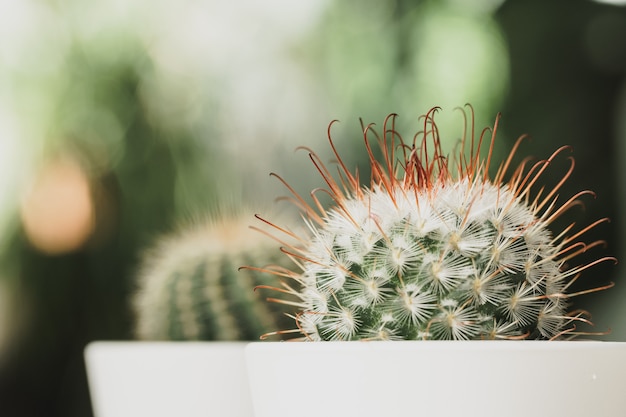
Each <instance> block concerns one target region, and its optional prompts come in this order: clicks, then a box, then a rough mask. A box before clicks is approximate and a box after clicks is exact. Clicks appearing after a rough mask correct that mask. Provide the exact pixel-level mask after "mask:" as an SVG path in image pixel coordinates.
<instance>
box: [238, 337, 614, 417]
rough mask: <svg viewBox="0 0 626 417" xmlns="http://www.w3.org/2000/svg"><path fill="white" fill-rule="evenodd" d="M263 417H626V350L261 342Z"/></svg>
mask: <svg viewBox="0 0 626 417" xmlns="http://www.w3.org/2000/svg"><path fill="white" fill-rule="evenodd" d="M246 358H247V364H248V375H249V378H250V387H251V393H252V400H253V405H254V410H255V416H256V417H288V416H289V417H313V416H316V417H320V416H321V417H338V416H342V417H349V416H350V417H351V416H358V417H400V416H403V417H404V416H428V417H435V416H436V417H452V416H454V417H459V416H477V417H505V416H506V417H516V416H520V417H521V416H524V417H528V416H533V417H539V416H546V417H547V416H550V417H563V416H565V417H576V416H580V417H591V416H602V417H612V416H616V417H618V416H621V417H623V416H626V343H617V342H589V341H576V342H573V341H570V342H556V341H554V342H547V341H545V342H544V341H501V342H498V341H473V342H461V341H453V342H439V341H432V342H431V341H427V342H426V341H415V342H312V343H298V342H295V343H290V342H255V343H251V344H249V345H248V346H247V347H246Z"/></svg>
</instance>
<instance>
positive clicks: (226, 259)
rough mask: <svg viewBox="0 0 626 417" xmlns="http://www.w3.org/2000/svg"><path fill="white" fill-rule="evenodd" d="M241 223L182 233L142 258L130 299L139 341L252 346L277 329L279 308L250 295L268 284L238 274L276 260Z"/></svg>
mask: <svg viewBox="0 0 626 417" xmlns="http://www.w3.org/2000/svg"><path fill="white" fill-rule="evenodd" d="M240 217H241V216H236V218H234V219H233V220H224V221H209V222H206V223H203V224H201V225H198V226H196V227H188V228H186V229H184V230H183V231H181V232H179V233H177V234H175V235H171V236H169V237H166V238H165V239H162V240H160V241H159V242H157V244H156V245H155V246H154V247H153V248H151V249H150V250H148V251H147V252H146V253H145V255H144V258H143V263H142V267H141V269H140V272H139V275H138V289H137V293H136V294H135V296H134V299H133V304H134V310H135V314H136V316H135V318H136V326H135V334H136V337H137V338H138V339H141V340H257V339H258V338H259V336H260V335H262V334H263V333H265V332H267V331H269V330H271V329H274V328H276V326H281V325H284V320H285V319H286V318H285V317H284V315H283V313H282V311H281V308H280V307H279V308H277V307H278V306H276V305H272V304H268V303H266V302H265V300H262V299H261V298H260V294H259V293H258V292H255V291H253V289H254V288H255V287H256V286H258V285H269V284H272V283H273V280H272V279H269V280H268V277H267V276H263V275H262V274H259V273H258V272H257V271H254V270H242V271H238V267H239V266H240V265H241V264H245V263H252V262H259V261H260V260H263V261H264V262H271V261H272V258H276V256H274V255H272V253H273V252H274V251H275V249H274V248H273V247H272V246H270V245H269V243H270V242H268V239H264V238H263V237H261V236H260V235H259V234H258V233H255V232H254V231H252V230H250V229H249V226H248V222H247V220H240ZM242 219H243V217H242Z"/></svg>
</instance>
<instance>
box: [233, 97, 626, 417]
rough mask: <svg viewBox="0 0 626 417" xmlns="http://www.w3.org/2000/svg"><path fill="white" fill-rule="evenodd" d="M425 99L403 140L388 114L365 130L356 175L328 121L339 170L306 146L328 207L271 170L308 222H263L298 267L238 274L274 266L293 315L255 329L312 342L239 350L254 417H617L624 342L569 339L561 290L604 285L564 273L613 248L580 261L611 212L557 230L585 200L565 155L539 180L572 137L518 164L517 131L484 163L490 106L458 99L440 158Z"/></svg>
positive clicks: (492, 133)
mask: <svg viewBox="0 0 626 417" xmlns="http://www.w3.org/2000/svg"><path fill="white" fill-rule="evenodd" d="M437 111H438V109H437V108H434V109H432V110H430V111H429V112H428V113H427V114H426V115H424V116H422V118H421V121H422V123H423V124H422V129H421V131H420V132H418V133H417V134H416V135H415V136H413V137H412V139H411V140H408V141H407V140H405V139H404V138H403V137H402V136H401V135H400V133H399V132H398V131H397V129H396V116H395V115H391V116H389V117H387V119H386V120H385V122H384V124H383V126H382V130H381V132H380V133H378V132H376V130H375V128H374V126H373V125H362V127H363V129H362V134H363V139H364V145H365V147H366V149H367V153H368V155H369V160H370V168H371V179H370V181H368V183H367V185H363V184H362V181H361V178H360V177H359V174H358V172H352V171H351V170H349V169H348V168H347V166H346V164H345V163H344V162H343V160H342V158H341V156H340V155H339V153H338V152H337V151H336V147H335V144H334V143H333V140H332V138H331V134H330V131H331V128H330V127H329V134H328V137H329V140H330V145H331V147H332V149H333V152H334V153H335V157H336V161H337V166H338V170H337V173H336V174H334V175H333V171H332V170H331V169H330V168H328V167H326V165H325V164H324V163H323V162H322V161H321V160H320V158H319V157H318V156H317V155H316V154H315V153H314V152H313V151H309V152H310V153H309V155H310V159H311V161H312V162H313V165H314V166H315V168H316V170H317V171H318V172H319V174H320V175H321V177H322V179H323V182H324V183H325V186H326V188H325V190H324V192H325V193H326V194H328V195H329V196H330V201H331V203H332V204H331V206H330V207H325V205H324V204H322V202H321V198H320V196H321V195H322V194H321V193H322V191H319V190H317V191H314V192H312V193H311V197H310V199H309V200H307V199H305V198H304V197H302V196H301V195H300V194H298V193H297V192H296V191H295V190H294V188H292V187H290V186H289V185H287V184H288V183H287V182H286V181H284V180H282V178H280V177H279V178H280V179H281V181H282V182H283V183H284V184H285V185H287V187H288V189H289V190H290V192H291V193H292V195H291V197H290V198H291V200H292V201H294V202H295V204H296V205H297V206H298V208H299V209H300V211H301V212H302V217H303V218H304V224H305V225H306V229H307V230H306V231H305V232H296V231H293V230H292V229H290V228H288V227H286V226H282V225H281V224H280V223H278V222H273V221H271V220H268V219H264V218H261V217H259V218H260V219H261V220H262V221H263V223H264V224H266V225H268V226H269V227H270V232H267V233H269V234H271V235H272V236H274V237H275V239H276V240H277V241H279V242H280V244H281V246H282V247H281V251H282V252H283V253H284V254H285V255H286V257H288V258H289V259H291V260H292V262H293V265H294V266H293V267H290V268H285V267H283V266H267V267H258V266H252V267H244V269H253V270H257V271H263V272H266V273H269V274H273V275H276V276H278V277H280V278H281V279H282V280H283V282H282V284H281V285H280V286H276V287H272V288H271V289H273V290H275V291H276V292H277V293H278V294H282V295H283V296H284V297H285V299H284V300H281V299H278V300H277V299H276V298H273V299H272V300H273V301H276V302H278V303H281V302H282V303H284V304H285V305H289V306H293V307H294V310H295V311H294V312H292V313H291V315H290V316H291V317H292V320H293V323H292V325H291V326H290V327H289V328H286V329H279V330H276V331H274V332H270V333H268V334H266V335H264V336H263V338H268V337H271V336H275V335H283V336H284V335H294V336H296V338H295V340H300V341H313V342H323V343H274V342H270V341H265V342H257V343H252V344H250V345H248V346H247V347H246V351H247V352H246V354H247V360H248V373H249V377H250V383H251V390H252V397H253V401H254V406H255V413H256V414H255V415H256V416H257V417H265V416H272V417H281V416H287V415H293V413H294V412H295V413H297V414H298V415H299V416H313V415H331V416H340V415H359V416H380V415H389V416H395V415H398V416H399V415H437V416H453V415H455V416H456V415H467V414H468V413H469V414H470V415H480V416H496V415H497V416H501V415H507V416H512V415H515V416H517V415H520V416H521V415H529V414H537V415H580V416H583V415H585V416H586V415H623V413H624V412H626V411H625V410H626V399H624V397H623V395H622V394H621V389H622V388H621V387H623V386H625V384H626V345H624V344H621V343H611V342H594V341H585V342H582V341H580V342H573V341H571V340H570V339H574V338H580V336H583V335H587V336H588V335H594V334H595V335H597V334H598V333H592V332H589V331H587V330H584V329H585V327H586V326H587V325H589V324H591V322H590V318H589V316H588V314H587V313H586V312H584V311H579V310H570V308H571V307H570V303H569V301H570V300H571V299H572V298H574V297H576V296H579V295H581V294H587V293H590V292H595V291H600V290H604V289H607V288H609V287H610V286H611V285H608V286H601V287H597V288H591V289H587V290H580V291H571V290H570V289H571V288H572V284H573V283H574V282H575V281H576V280H577V279H578V277H579V276H580V275H581V273H582V272H584V271H586V270H587V269H589V268H591V267H593V266H594V265H597V264H599V263H602V262H614V261H615V258H613V257H610V256H604V257H599V258H596V259H595V260H593V261H591V262H587V263H583V264H577V263H576V259H577V258H579V257H580V255H581V254H582V253H588V251H590V250H592V249H597V247H599V246H601V243H603V242H600V241H597V242H586V241H585V240H584V237H585V234H586V233H587V232H588V231H589V230H591V229H593V228H595V227H596V226H598V225H599V224H601V223H603V222H604V221H606V219H600V220H598V221H595V222H593V223H591V224H590V225H588V226H584V227H577V225H575V224H574V223H572V224H569V225H568V226H566V227H565V228H564V229H562V230H553V226H554V224H555V220H556V219H557V218H560V217H562V216H564V215H566V214H567V212H568V211H569V210H570V209H571V208H573V207H575V206H577V205H579V204H580V198H581V197H584V196H585V195H589V194H592V193H591V192H590V191H582V192H580V193H578V194H576V195H574V196H572V197H571V198H565V199H561V198H560V196H559V191H560V189H561V187H562V186H563V184H564V183H565V182H566V180H567V179H568V178H569V177H570V175H571V173H572V169H573V167H574V162H573V159H571V158H570V161H571V166H570V168H569V169H568V170H566V171H565V173H564V174H562V176H561V177H559V179H558V180H557V181H556V183H555V184H554V185H552V186H550V187H546V186H545V185H544V184H542V181H544V180H545V179H546V178H545V177H546V176H547V173H548V172H549V169H550V168H551V165H552V162H553V161H554V160H555V159H556V158H558V157H560V156H561V155H562V154H563V153H564V152H565V151H566V150H567V149H568V148H567V147H561V148H559V149H557V150H556V151H555V152H554V153H553V154H552V155H551V156H550V157H549V158H548V159H546V160H542V161H538V162H535V163H532V162H530V160H529V159H523V160H522V161H521V162H520V163H519V164H518V165H516V164H515V162H514V159H515V157H516V153H517V152H518V150H519V148H520V146H521V144H522V142H523V141H524V137H521V138H520V139H519V140H518V141H517V142H516V143H515V145H514V146H513V150H512V151H511V153H510V155H509V156H508V157H507V158H506V159H504V161H503V162H502V163H501V164H500V165H499V166H498V168H497V169H496V170H495V171H494V169H493V168H492V165H494V162H493V161H492V159H494V146H495V139H496V132H497V129H498V124H499V120H500V116H498V117H497V118H496V121H495V124H494V126H493V127H492V128H487V129H484V130H482V131H480V132H475V131H474V126H473V120H474V117H473V110H472V108H471V106H467V107H466V108H464V109H463V111H462V113H463V115H464V120H465V126H466V128H465V131H464V132H463V135H462V138H461V140H460V143H459V145H458V147H457V148H456V151H455V153H454V154H453V155H452V156H447V155H445V154H444V152H443V150H442V146H441V139H440V135H439V130H438V128H437V125H436V123H435V114H436V113H437ZM331 127H332V124H331ZM264 288H268V287H267V286H264ZM357 340H358V341H361V342H360V343H359V342H355V341H357ZM531 340H532V341H531ZM504 341H507V342H504ZM294 410H295V411H294Z"/></svg>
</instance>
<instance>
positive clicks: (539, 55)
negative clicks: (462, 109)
mask: <svg viewBox="0 0 626 417" xmlns="http://www.w3.org/2000/svg"><path fill="white" fill-rule="evenodd" d="M622 3H624V2H622ZM466 102H470V103H472V104H473V106H474V108H475V110H476V115H477V124H478V125H479V126H483V125H490V124H491V123H493V119H494V117H495V114H496V113H497V112H498V111H501V112H502V113H503V118H502V121H501V125H500V133H499V137H500V139H499V142H498V152H500V154H501V155H502V154H504V153H505V152H506V151H507V150H508V149H509V148H510V146H511V144H512V143H513V141H514V140H515V139H516V138H517V137H518V136H519V135H521V134H523V133H529V134H531V137H532V139H531V140H530V141H528V142H526V143H525V144H524V146H523V148H522V152H523V153H524V154H529V155H534V156H536V157H539V158H545V157H547V156H549V155H550V154H551V153H552V152H553V151H554V150H555V149H556V148H558V147H559V146H561V145H564V144H568V145H571V146H572V147H573V150H574V153H573V155H574V157H575V158H576V171H575V172H574V174H573V176H572V178H571V180H570V181H569V182H568V183H567V184H566V186H564V187H563V191H562V193H561V194H562V195H563V196H565V197H568V196H570V195H572V194H574V193H575V192H577V191H580V190H583V189H591V190H594V191H595V192H596V194H597V199H595V200H593V199H588V200H587V204H586V207H585V209H584V210H578V209H576V210H573V211H572V212H570V213H568V217H567V219H566V220H567V221H568V222H570V221H576V222H577V224H587V223H590V222H591V221H593V220H595V219H597V218H601V217H606V216H608V217H610V218H611V220H612V222H611V224H610V225H606V224H605V225H602V226H600V227H598V228H596V229H594V230H593V231H592V232H591V233H590V234H589V240H590V241H591V240H595V239H604V240H606V242H607V248H608V249H607V250H606V252H607V253H608V254H613V255H616V256H617V257H618V258H619V257H622V256H623V255H622V254H623V252H624V240H623V238H622V236H623V235H624V234H625V232H626V222H625V221H624V220H625V218H624V216H623V214H622V212H623V210H624V209H625V208H626V195H625V193H624V192H623V190H624V187H626V181H625V180H626V178H625V176H626V167H625V166H624V163H623V161H624V160H626V7H625V6H623V5H619V4H617V3H615V2H612V3H611V2H608V1H605V2H597V1H591V0H563V1H552V0H549V1H545V0H469V1H467V0H438V1H435V0H430V1H429V0H422V1H408V0H395V1H393V0H385V1H381V0H358V1H357V0H324V1H319V0H308V1H298V2H294V1H289V0H268V1H264V2H255V1H254V0H237V1H232V2H226V1H217V0H178V1H173V0H153V1H148V0H135V1H122V0H110V1H95V2H81V1H78V0H21V1H19V2H17V1H12V0H0V415H2V416H89V415H90V414H91V409H90V402H89V395H88V391H87V385H86V379H85V371H84V365H83V359H82V351H83V348H84V346H85V344H86V343H88V342H90V341H92V340H125V339H130V338H131V329H132V323H133V317H132V313H131V310H130V308H129V303H128V301H129V297H130V296H131V295H132V294H133V291H134V282H133V274H134V271H135V268H136V267H137V262H138V258H139V255H140V254H141V251H142V250H144V249H145V248H146V247H147V246H149V245H150V243H151V242H152V241H153V240H154V239H155V238H157V237H158V236H160V235H162V234H163V233H167V232H168V231H171V230H173V229H174V228H175V227H176V226H177V225H179V224H181V223H184V222H185V221H187V220H188V219H190V218H195V217H198V216H203V215H205V214H206V213H213V212H216V211H219V208H220V207H221V206H223V205H227V204H232V203H233V202H234V203H236V204H246V205H250V206H253V207H254V208H255V209H257V208H262V209H267V207H271V206H272V204H273V200H274V198H275V197H276V196H278V195H280V194H282V193H283V189H282V188H281V187H280V185H279V184H277V182H276V181H273V180H272V179H271V178H269V176H268V175H267V174H268V173H269V172H271V171H274V172H278V173H280V174H281V175H283V176H284V177H286V178H288V179H289V181H290V183H292V184H294V185H295V186H296V187H297V188H298V189H302V190H307V189H310V188H312V187H315V186H318V185H320V183H319V180H318V178H317V176H316V175H315V172H314V170H313V168H312V167H311V166H310V163H309V162H308V160H307V158H306V155H305V154H304V153H297V152H296V153H294V149H295V148H296V147H297V146H299V145H306V146H310V147H312V148H314V149H316V150H318V151H319V152H320V154H321V155H322V158H323V159H324V160H328V159H329V158H330V155H329V153H328V151H327V149H326V148H327V144H326V137H325V135H326V127H327V124H328V122H330V120H332V119H339V120H341V123H340V124H339V125H337V126H336V127H335V130H334V137H335V140H336V142H337V145H338V147H339V149H340V152H342V154H343V155H345V156H346V159H347V161H348V162H349V164H351V165H353V166H359V165H362V164H363V162H364V158H365V155H364V151H363V149H362V147H361V146H359V145H358V143H360V142H359V141H360V140H361V136H360V134H359V121H358V118H359V117H363V119H364V120H365V121H366V122H377V123H379V124H380V123H382V120H383V118H384V116H385V115H387V114H388V113H391V112H395V113H398V114H399V115H400V118H399V122H400V129H401V131H403V132H405V135H406V136H407V137H410V135H412V133H413V132H415V131H417V129H418V121H417V116H418V115H420V114H422V113H424V112H425V111H427V110H428V109H429V108H430V107H432V106H435V105H438V106H442V107H443V109H444V111H443V112H442V113H441V114H440V115H439V118H438V120H439V122H440V125H441V130H442V131H443V135H444V138H447V139H448V140H449V142H448V143H446V144H444V146H452V144H453V143H454V141H456V139H458V137H459V136H460V129H461V126H462V122H461V119H460V117H459V113H456V112H454V111H452V109H453V108H454V107H455V106H462V105H463V104H465V103H466ZM622 158H624V159H622ZM303 167H304V168H303ZM565 167H566V161H565V163H564V164H563V165H562V166H561V165H559V164H558V163H557V164H555V169H554V171H551V172H553V173H554V175H555V177H554V179H555V180H556V179H558V178H559V173H562V172H563V169H565ZM589 256H590V257H589V258H588V259H593V257H594V255H593V254H590V255H589ZM583 257H584V256H583ZM621 275H622V267H621V266H620V265H617V266H613V265H609V264H602V265H600V266H598V267H595V268H593V269H591V270H589V271H587V272H586V273H585V274H584V275H583V277H582V278H581V279H580V281H581V282H580V284H579V285H580V288H588V287H593V286H600V285H605V284H607V283H608V282H615V283H616V287H615V288H614V289H612V290H610V291H608V292H605V293H600V294H593V295H589V296H583V297H578V298H577V299H576V300H575V301H576V307H578V308H582V309H587V310H589V311H591V312H592V313H593V319H594V322H595V323H596V328H597V330H598V331H604V330H607V329H609V328H610V329H611V331H612V332H611V334H610V335H609V336H606V337H603V339H604V340H620V341H626V303H624V302H623V299H624V297H626V282H624V280H623V279H622V278H621Z"/></svg>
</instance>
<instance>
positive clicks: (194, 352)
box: [85, 206, 286, 417]
mask: <svg viewBox="0 0 626 417" xmlns="http://www.w3.org/2000/svg"><path fill="white" fill-rule="evenodd" d="M244 213H245V214H244ZM274 252H275V248H274V245H273V242H271V241H269V240H268V239H265V238H264V237H263V236H262V235H261V234H259V233H256V232H255V231H253V230H251V229H250V228H249V220H248V216H247V212H246V211H245V209H243V208H241V207H235V206H233V207H232V208H230V209H228V210H226V209H224V211H223V214H219V215H217V214H216V215H215V216H214V217H213V218H211V219H206V220H198V221H194V222H192V223H190V224H188V225H186V226H183V227H181V228H180V229H179V230H177V231H176V232H173V233H170V234H167V235H166V236H162V237H160V238H159V239H157V240H156V242H154V243H153V244H152V246H151V247H150V248H148V249H147V250H145V252H144V253H143V256H142V258H141V262H140V267H139V268H138V271H137V274H136V292H135V294H134V296H133V298H132V301H133V307H134V312H135V333H134V336H135V340H132V341H96V342H92V343H90V344H89V345H88V346H87V348H86V349H85V361H86V365H87V371H88V378H89V388H90V393H91V398H92V405H93V407H92V408H93V411H94V414H95V416H96V417H124V416H129V417H130V416H140V415H145V416H152V417H156V416H172V415H185V416H188V417H191V416H211V415H214V416H220V417H230V416H232V417H246V416H252V415H253V414H252V413H253V411H252V403H251V399H250V395H249V390H248V378H247V371H246V367H245V357H244V347H245V345H246V341H250V340H258V337H259V335H260V334H262V333H264V332H268V331H270V330H271V329H274V328H276V327H277V326H284V325H285V324H286V322H285V319H286V317H285V316H284V311H283V310H284V308H282V306H280V305H273V304H268V303H266V302H265V300H264V299H263V298H262V297H260V294H259V293H258V292H255V291H254V287H255V286H256V285H262V284H263V283H265V284H268V285H269V284H271V283H272V282H273V280H272V277H263V276H262V275H261V274H259V273H258V272H256V271H253V270H248V271H242V272H238V271H237V269H238V267H239V266H240V265H241V264H242V263H245V262H254V260H257V261H260V260H261V259H262V260H263V262H267V261H268V260H272V259H274V258H276V256H275V255H274ZM281 261H282V260H281V259H276V260H275V262H277V263H280V262H281Z"/></svg>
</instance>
